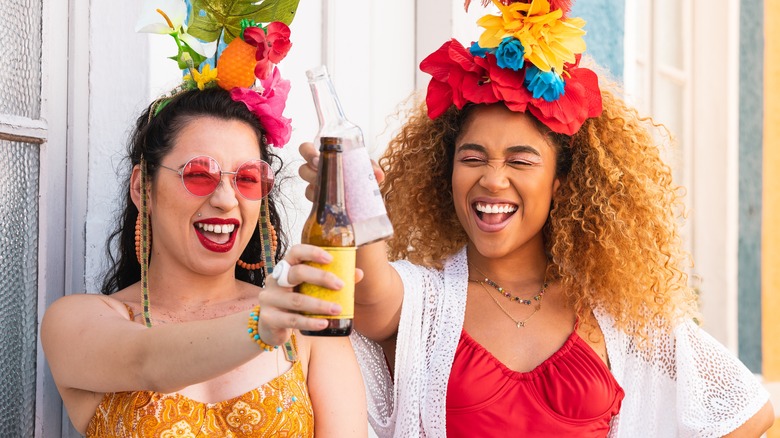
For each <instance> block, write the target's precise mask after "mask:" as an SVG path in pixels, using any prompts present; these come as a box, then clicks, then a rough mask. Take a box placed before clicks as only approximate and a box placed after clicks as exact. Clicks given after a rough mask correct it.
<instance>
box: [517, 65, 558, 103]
mask: <svg viewBox="0 0 780 438" xmlns="http://www.w3.org/2000/svg"><path fill="white" fill-rule="evenodd" d="M525 87H526V88H528V91H530V92H531V93H533V95H534V99H538V98H540V97H541V98H542V99H544V100H546V101H547V102H555V101H556V100H558V99H559V98H560V97H561V96H563V93H564V84H563V78H561V77H560V76H559V75H557V74H555V72H554V71H542V70H539V68H538V67H536V66H535V65H533V64H531V65H529V66H528V68H526V69H525Z"/></svg>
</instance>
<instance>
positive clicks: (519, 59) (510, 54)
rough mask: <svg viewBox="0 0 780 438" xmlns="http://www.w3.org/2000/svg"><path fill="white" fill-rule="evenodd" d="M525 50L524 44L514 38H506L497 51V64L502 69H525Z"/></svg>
mask: <svg viewBox="0 0 780 438" xmlns="http://www.w3.org/2000/svg"><path fill="white" fill-rule="evenodd" d="M524 56H525V50H524V49H523V44H522V43H521V42H520V40H518V39H517V38H514V37H506V38H504V39H503V40H501V44H499V45H498V49H497V50H496V62H497V63H498V66H499V67H501V68H511V69H512V70H514V71H518V70H520V69H521V68H523V63H524V62H525V58H524Z"/></svg>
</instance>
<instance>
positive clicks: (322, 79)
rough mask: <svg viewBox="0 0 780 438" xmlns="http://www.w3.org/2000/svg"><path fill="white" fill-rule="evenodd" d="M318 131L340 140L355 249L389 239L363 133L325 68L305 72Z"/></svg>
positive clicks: (388, 226)
mask: <svg viewBox="0 0 780 438" xmlns="http://www.w3.org/2000/svg"><path fill="white" fill-rule="evenodd" d="M306 77H307V78H308V80H309V88H310V89H311V94H312V98H313V99H314V106H315V108H316V110H317V119H318V120H319V124H320V128H319V130H318V131H317V136H316V137H315V141H314V143H315V144H319V139H320V138H322V137H332V138H340V139H341V144H342V153H343V157H342V159H343V163H344V167H343V169H344V192H345V196H346V208H347V212H348V214H349V217H350V220H351V222H352V226H353V228H354V233H355V243H356V245H357V246H362V245H366V244H369V243H373V242H378V241H380V240H385V239H389V238H390V237H391V236H392V235H393V224H391V223H390V218H389V217H388V216H387V210H386V209H385V203H384V201H383V199H382V193H381V192H380V191H379V185H378V183H377V181H376V179H375V178H374V172H373V171H372V168H371V157H370V156H369V154H368V149H367V148H366V145H365V142H364V140H363V131H362V130H361V129H360V127H359V126H357V125H355V124H354V123H352V122H350V121H349V120H348V119H347V118H346V116H345V115H344V110H343V109H342V108H341V102H340V101H339V98H338V96H337V95H336V89H335V87H334V86H333V83H332V82H331V80H330V76H329V75H328V70H327V69H326V68H325V66H319V67H316V68H313V69H311V70H309V71H307V72H306Z"/></svg>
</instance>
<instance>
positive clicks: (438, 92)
mask: <svg viewBox="0 0 780 438" xmlns="http://www.w3.org/2000/svg"><path fill="white" fill-rule="evenodd" d="M425 103H426V104H428V117H430V118H431V119H435V118H436V117H439V116H440V115H442V114H444V112H445V111H447V109H448V108H449V107H450V106H452V88H451V87H450V86H449V84H447V83H446V82H441V81H437V80H436V79H431V82H429V83H428V93H427V95H426V97H425Z"/></svg>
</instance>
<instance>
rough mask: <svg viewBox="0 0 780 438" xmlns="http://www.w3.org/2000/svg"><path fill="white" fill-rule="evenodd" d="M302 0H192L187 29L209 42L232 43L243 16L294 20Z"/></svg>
mask: <svg viewBox="0 0 780 438" xmlns="http://www.w3.org/2000/svg"><path fill="white" fill-rule="evenodd" d="M299 1H300V0H263V1H260V2H258V1H257V0H192V10H191V12H190V17H189V27H188V29H187V31H188V32H189V34H190V35H192V36H194V37H196V38H199V39H201V40H203V41H206V42H212V41H217V40H219V39H220V37H222V40H223V41H224V42H225V43H226V44H229V43H230V42H231V41H233V39H234V38H236V37H237V36H239V35H241V20H244V19H246V20H253V21H254V22H256V23H270V22H272V21H281V22H282V23H284V24H286V25H288V26H289V25H290V23H292V21H293V18H295V11H296V10H297V9H298V3H299Z"/></svg>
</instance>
